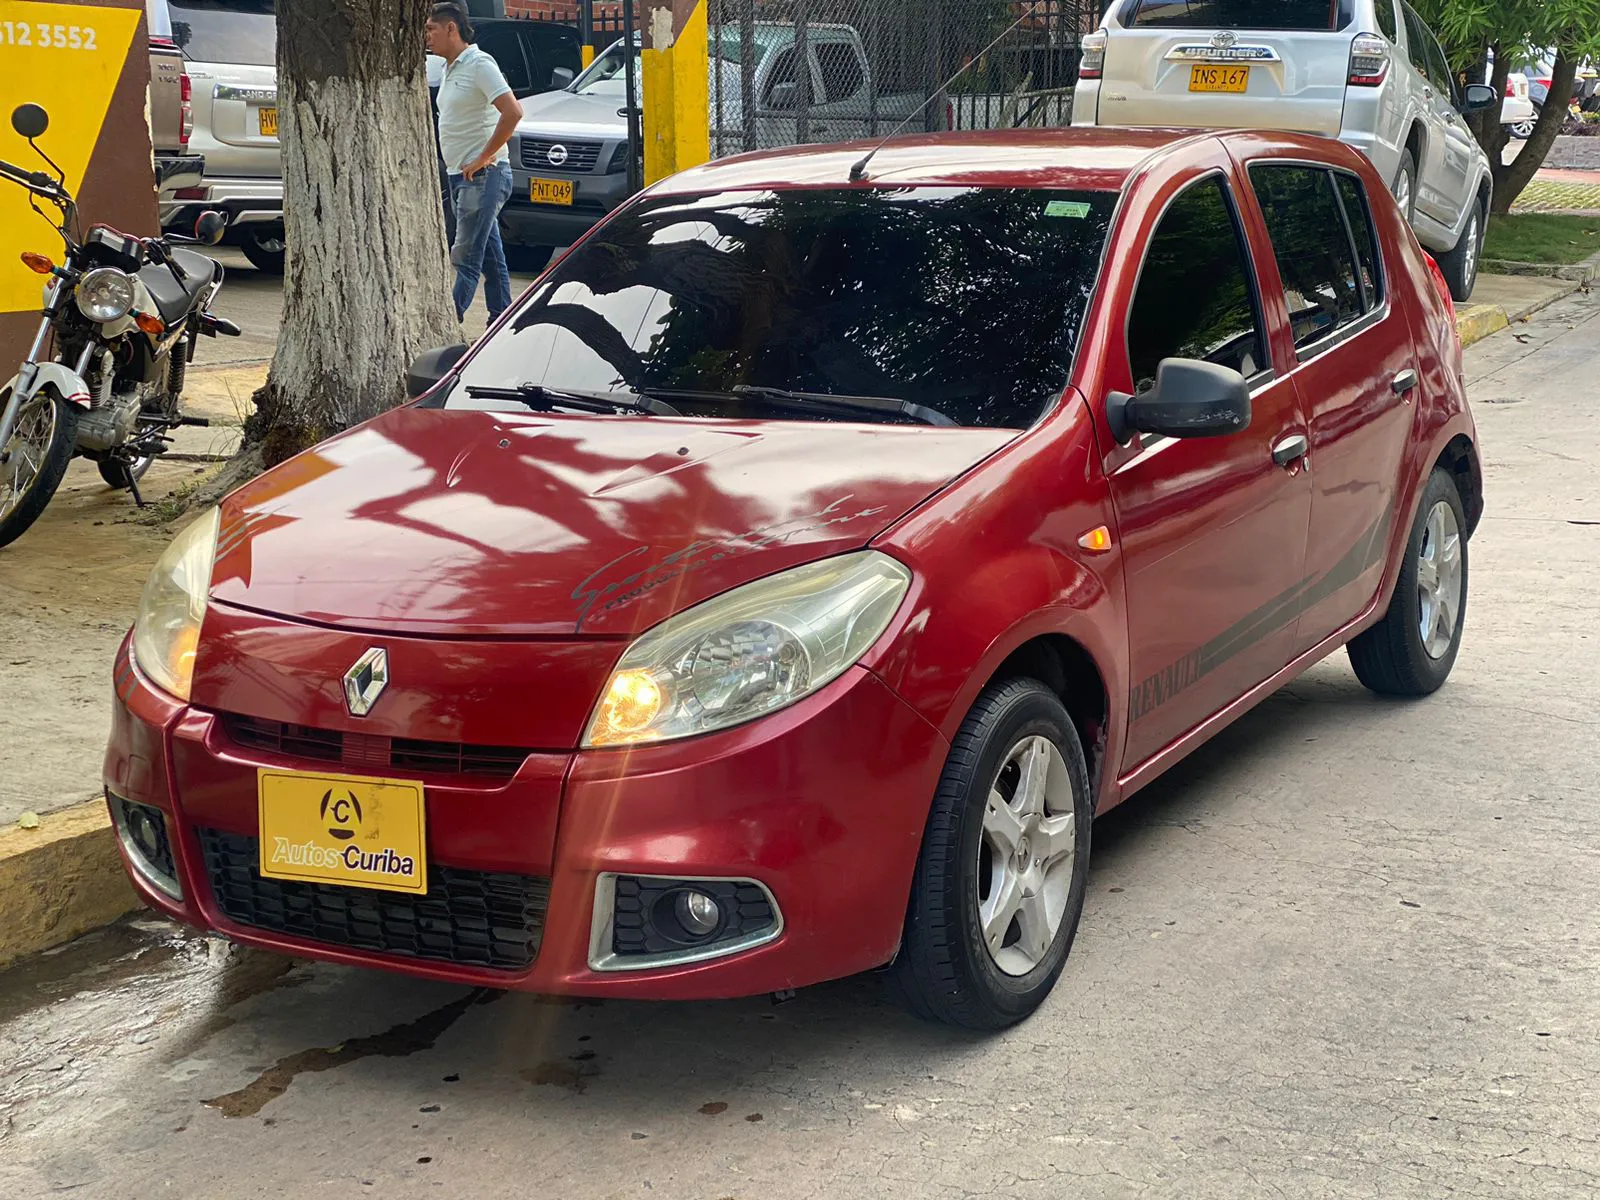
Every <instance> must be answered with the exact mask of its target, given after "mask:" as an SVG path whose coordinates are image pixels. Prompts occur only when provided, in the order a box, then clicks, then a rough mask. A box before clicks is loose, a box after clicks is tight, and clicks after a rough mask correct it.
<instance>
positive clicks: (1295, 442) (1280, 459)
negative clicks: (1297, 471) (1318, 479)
mask: <svg viewBox="0 0 1600 1200" xmlns="http://www.w3.org/2000/svg"><path fill="white" fill-rule="evenodd" d="M1310 449H1311V443H1310V442H1308V441H1306V435H1305V434H1303V433H1292V434H1290V435H1289V436H1288V437H1286V438H1284V439H1283V441H1281V442H1279V443H1278V444H1277V445H1276V446H1274V447H1273V448H1272V461H1273V462H1275V463H1277V464H1278V465H1279V466H1280V467H1287V466H1289V465H1290V464H1291V463H1296V462H1299V461H1300V460H1301V459H1302V458H1304V457H1305V456H1306V452H1307V451H1308V450H1310Z"/></svg>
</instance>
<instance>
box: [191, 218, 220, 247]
mask: <svg viewBox="0 0 1600 1200" xmlns="http://www.w3.org/2000/svg"><path fill="white" fill-rule="evenodd" d="M227 228H228V218H227V217H225V216H223V215H222V214H221V213H219V212H215V211H213V210H211V209H207V210H206V211H205V212H203V213H201V214H200V216H199V219H198V220H196V221H195V223H194V240H195V241H197V242H200V243H201V244H203V245H206V246H215V245H216V244H217V243H218V242H220V241H221V240H222V235H223V234H224V233H225V232H226V231H227Z"/></svg>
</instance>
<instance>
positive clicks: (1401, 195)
mask: <svg viewBox="0 0 1600 1200" xmlns="http://www.w3.org/2000/svg"><path fill="white" fill-rule="evenodd" d="M1411 187H1412V185H1411V173H1410V172H1409V171H1401V172H1400V178H1399V180H1398V181H1396V183H1395V188H1394V202H1395V203H1396V204H1398V205H1399V206H1400V211H1401V212H1403V213H1405V215H1406V220H1408V221H1409V220H1410V219H1411Z"/></svg>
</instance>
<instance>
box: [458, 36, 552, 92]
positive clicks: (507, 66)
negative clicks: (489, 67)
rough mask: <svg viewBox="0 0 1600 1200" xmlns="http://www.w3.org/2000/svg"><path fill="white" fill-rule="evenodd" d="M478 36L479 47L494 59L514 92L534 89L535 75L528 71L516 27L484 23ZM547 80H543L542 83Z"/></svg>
mask: <svg viewBox="0 0 1600 1200" xmlns="http://www.w3.org/2000/svg"><path fill="white" fill-rule="evenodd" d="M476 36H477V42H478V49H480V50H482V51H483V52H484V53H485V54H487V55H488V56H489V57H490V58H492V59H494V61H495V64H496V65H497V66H498V67H499V68H500V74H502V75H504V76H505V77H506V84H507V86H509V87H510V88H511V90H512V91H513V92H526V91H530V90H532V89H533V87H534V81H533V77H532V76H531V75H530V74H529V72H528V63H527V60H526V59H525V58H523V56H522V39H521V38H519V37H518V36H517V31H516V30H515V29H512V28H510V27H509V26H506V25H483V26H479V28H478V30H477V34H476ZM546 81H547V80H546ZM546 81H541V85H542V84H543V83H544V82H546Z"/></svg>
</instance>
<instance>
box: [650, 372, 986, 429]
mask: <svg viewBox="0 0 1600 1200" xmlns="http://www.w3.org/2000/svg"><path fill="white" fill-rule="evenodd" d="M641 390H642V392H643V393H644V394H645V395H647V396H653V397H656V398H658V399H662V400H700V401H711V402H714V401H717V400H727V399H736V400H760V401H763V402H765V403H767V404H770V405H772V406H773V407H775V408H787V409H792V410H794V411H798V412H805V411H808V410H809V411H817V410H819V409H820V410H824V411H827V412H832V413H838V414H841V415H851V416H861V415H863V414H867V415H877V416H895V417H907V418H909V419H910V420H913V421H916V422H918V423H919V424H922V425H939V426H943V427H945V428H949V429H954V428H958V427H959V426H960V422H959V421H956V420H954V419H952V418H951V417H949V416H947V415H945V414H944V413H942V412H940V411H939V410H938V409H936V408H929V407H928V406H927V405H925V404H915V403H913V402H912V401H910V400H896V399H894V398H893V397H891V396H835V395H833V394H831V393H828V392H794V391H790V390H789V389H788V388H776V387H756V386H754V385H753V384H748V383H741V384H738V385H737V386H735V387H732V388H730V389H728V390H727V391H726V392H717V391H695V390H693V389H687V388H686V389H681V390H680V389H676V388H653V387H647V388H643V389H641Z"/></svg>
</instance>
